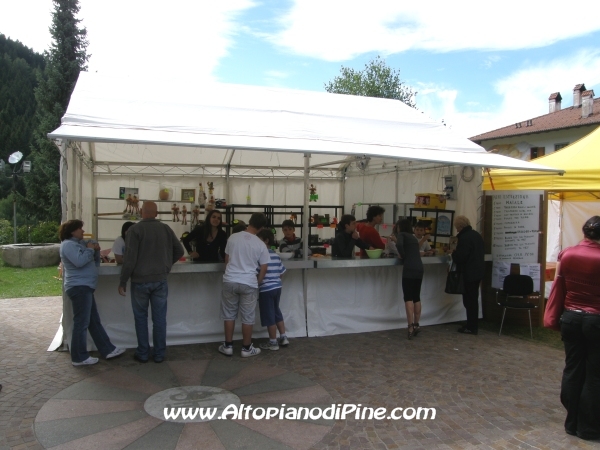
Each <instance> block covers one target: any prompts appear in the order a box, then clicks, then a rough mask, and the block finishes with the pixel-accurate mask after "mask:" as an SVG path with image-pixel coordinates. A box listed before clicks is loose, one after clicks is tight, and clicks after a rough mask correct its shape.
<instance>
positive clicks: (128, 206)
mask: <svg viewBox="0 0 600 450" xmlns="http://www.w3.org/2000/svg"><path fill="white" fill-rule="evenodd" d="M132 207H133V197H132V196H131V194H128V195H127V198H126V199H125V209H124V210H123V212H124V213H127V214H131V213H132V209H131V208H132Z"/></svg>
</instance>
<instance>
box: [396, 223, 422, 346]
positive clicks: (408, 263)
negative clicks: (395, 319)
mask: <svg viewBox="0 0 600 450" xmlns="http://www.w3.org/2000/svg"><path fill="white" fill-rule="evenodd" d="M396 228H397V230H398V234H397V236H396V239H397V242H396V248H397V249H398V254H399V255H400V258H402V261H403V268H402V293H403V294H404V308H405V309H406V320H407V321H408V339H409V340H410V339H412V338H413V336H416V335H417V334H419V331H421V327H420V326H419V320H420V318H421V284H422V283H423V273H424V270H423V261H421V251H420V249H419V240H418V239H417V238H416V237H415V235H414V234H413V229H412V224H411V220H410V219H403V220H400V221H399V222H398V223H397V224H396Z"/></svg>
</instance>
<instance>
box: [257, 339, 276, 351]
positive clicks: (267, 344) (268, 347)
mask: <svg viewBox="0 0 600 450" xmlns="http://www.w3.org/2000/svg"><path fill="white" fill-rule="evenodd" d="M260 348H262V349H263V350H274V351H277V350H279V344H277V343H275V344H272V343H271V341H267V342H263V343H262V344H260Z"/></svg>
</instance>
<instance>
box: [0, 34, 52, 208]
mask: <svg viewBox="0 0 600 450" xmlns="http://www.w3.org/2000/svg"><path fill="white" fill-rule="evenodd" d="M43 68H44V57H43V56H42V55H41V54H39V53H35V52H34V51H33V50H31V49H30V48H28V47H26V46H24V45H23V44H21V43H20V42H19V41H13V40H11V39H9V38H7V37H6V36H4V35H3V34H1V33H0V158H2V159H3V160H4V161H7V160H8V157H9V155H10V154H11V153H13V152H16V151H17V150H18V151H20V152H23V154H24V155H25V159H27V157H28V154H29V148H30V146H31V144H32V142H33V139H32V136H33V130H34V128H35V110H36V100H35V96H34V89H35V87H36V86H37V74H38V73H39V72H41V71H42V70H43ZM9 170H10V169H9V168H8V167H7V168H6V172H5V174H8V173H9ZM11 191H12V180H11V178H10V177H6V176H4V175H0V199H2V198H3V197H7V196H8V197H10V198H11V200H10V203H11V208H10V211H9V215H4V214H3V210H2V208H0V218H6V219H9V218H10V219H12V195H11V194H10V192H11ZM17 192H18V193H19V195H24V194H25V186H24V183H23V182H22V179H19V181H18V182H17Z"/></svg>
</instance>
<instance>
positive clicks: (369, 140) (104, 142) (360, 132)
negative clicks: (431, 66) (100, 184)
mask: <svg viewBox="0 0 600 450" xmlns="http://www.w3.org/2000/svg"><path fill="white" fill-rule="evenodd" d="M49 137H50V138H53V139H65V140H69V141H77V142H90V143H93V144H91V145H90V146H89V148H84V149H81V152H82V155H81V156H82V157H83V158H85V159H87V161H88V162H91V163H92V164H93V166H94V172H95V173H97V174H102V173H111V174H114V173H136V174H141V173H148V174H157V173H161V174H174V175H175V174H198V173H199V172H198V171H199V170H202V171H205V172H204V173H210V174H212V175H214V176H223V175H225V170H226V169H225V168H227V170H228V171H230V173H232V174H235V175H238V176H244V175H247V176H266V175H265V174H264V172H261V170H263V171H264V169H268V170H269V171H270V173H269V176H284V177H287V176H291V175H294V173H295V172H296V171H299V170H300V171H302V170H303V169H304V161H303V154H305V153H309V154H310V155H311V167H313V168H314V167H315V166H319V169H318V170H317V172H322V175H323V176H325V174H331V175H332V176H333V177H338V176H339V172H337V171H339V170H340V169H343V168H344V167H346V166H347V161H344V160H345V159H346V158H350V160H354V159H356V158H357V157H358V158H362V157H365V156H368V157H371V158H378V159H381V160H382V161H383V162H386V161H391V162H394V163H395V164H396V165H399V164H402V168H406V169H410V170H414V169H415V168H426V167H435V166H436V165H441V164H444V165H471V166H480V167H497V168H512V169H527V170H540V171H551V172H557V169H554V168H547V167H544V166H540V165H537V164H532V163H528V162H524V161H520V160H516V159H513V158H508V157H504V156H502V155H497V154H491V153H487V152H486V151H485V150H484V149H483V148H482V147H480V146H478V145H476V144H474V143H472V142H471V141H469V140H467V139H465V138H462V137H459V136H456V135H455V134H453V133H452V132H451V131H450V130H448V129H447V128H446V127H445V126H444V125H442V124H440V123H438V122H434V121H432V120H431V119H429V118H427V117H426V116H425V115H424V114H423V113H421V112H419V111H417V110H415V109H413V108H410V107H408V106H406V105H405V104H404V103H402V102H400V101H397V100H388V99H379V98H369V97H356V96H348V95H337V94H329V93H324V92H309V91H296V90H289V89H279V88H269V87H256V86H241V85H230V84H218V83H214V84H202V85H199V86H197V87H192V88H190V86H187V85H179V84H175V83H173V82H162V83H161V82H158V81H156V80H146V79H137V78H119V79H116V78H107V77H103V76H99V75H97V74H90V73H85V72H82V73H81V74H80V76H79V80H78V82H77V85H76V87H75V90H74V92H73V94H72V96H71V101H70V103H69V107H68V109H67V112H66V114H65V116H64V117H63V119H62V125H61V126H60V127H59V128H58V129H57V130H55V131H53V132H52V133H50V134H49ZM399 160H403V162H402V163H401V162H399ZM380 165H383V163H382V164H380ZM402 168H400V170H402ZM334 172H337V173H334ZM312 175H317V176H318V175H319V174H318V173H316V174H315V173H313V174H312Z"/></svg>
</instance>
